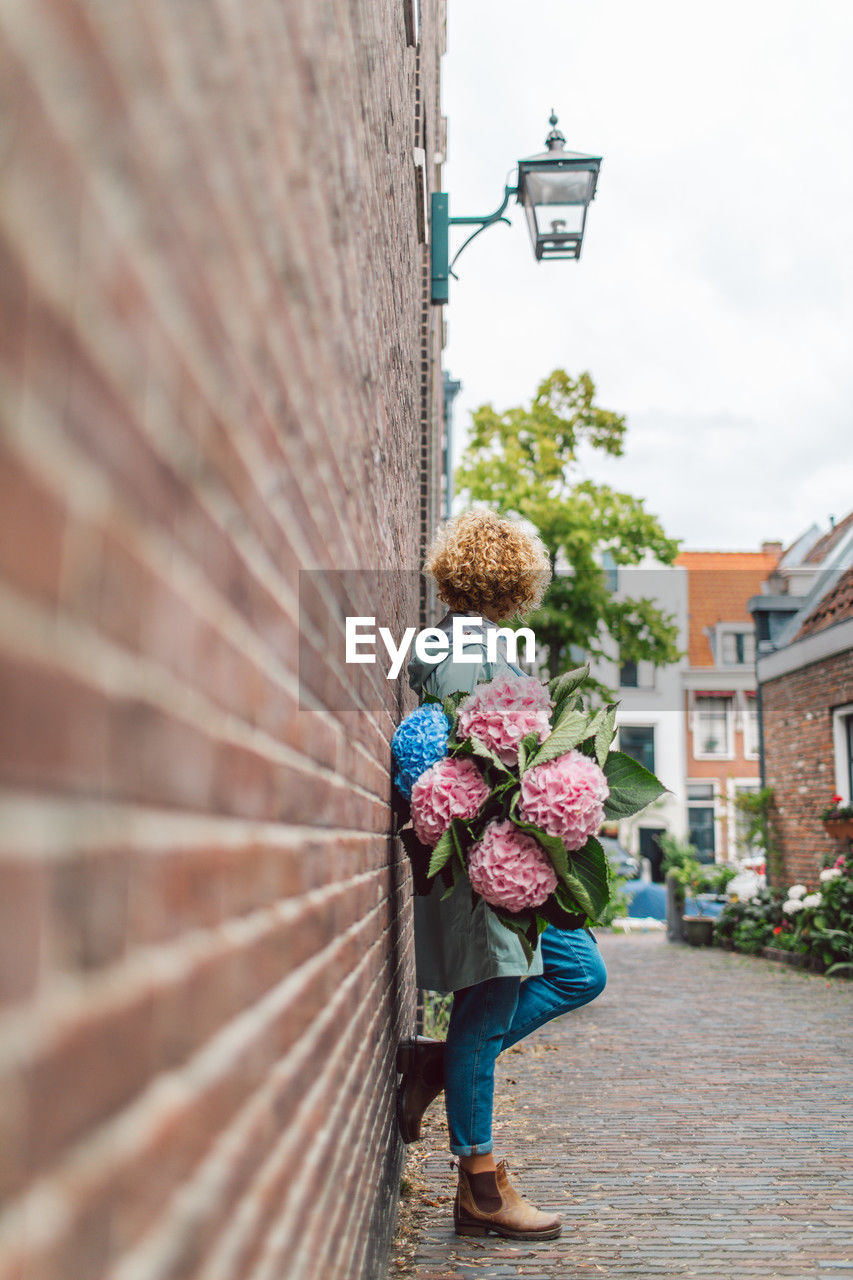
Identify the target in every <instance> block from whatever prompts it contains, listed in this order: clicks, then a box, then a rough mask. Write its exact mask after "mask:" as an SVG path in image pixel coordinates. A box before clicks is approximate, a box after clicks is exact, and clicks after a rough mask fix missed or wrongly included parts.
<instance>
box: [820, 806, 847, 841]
mask: <svg viewBox="0 0 853 1280" xmlns="http://www.w3.org/2000/svg"><path fill="white" fill-rule="evenodd" d="M820 818H821V822H822V823H823V825H824V826H825V827H826V830H827V833H828V834H829V835H831V836H832V838H833V840H853V804H845V802H844V797H843V796H833V797H832V803H831V804H829V805H827V807H826V808H825V809H824V810H822V812H821V815H820Z"/></svg>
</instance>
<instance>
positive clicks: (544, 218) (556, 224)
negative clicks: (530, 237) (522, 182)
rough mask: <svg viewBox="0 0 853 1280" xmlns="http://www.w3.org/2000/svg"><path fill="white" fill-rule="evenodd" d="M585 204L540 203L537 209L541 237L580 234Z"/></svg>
mask: <svg viewBox="0 0 853 1280" xmlns="http://www.w3.org/2000/svg"><path fill="white" fill-rule="evenodd" d="M583 215H584V206H583V205H576V204H549V205H540V206H539V207H538V208H537V210H536V221H537V222H538V224H539V235H540V237H542V236H545V237H546V238H550V237H551V236H565V235H580V233H581V231H582V230H583Z"/></svg>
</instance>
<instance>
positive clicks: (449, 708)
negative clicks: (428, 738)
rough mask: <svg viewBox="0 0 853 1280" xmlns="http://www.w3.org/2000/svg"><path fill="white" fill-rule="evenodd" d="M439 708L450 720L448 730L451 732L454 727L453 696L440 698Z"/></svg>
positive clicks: (454, 705)
mask: <svg viewBox="0 0 853 1280" xmlns="http://www.w3.org/2000/svg"><path fill="white" fill-rule="evenodd" d="M441 709H442V711H443V712H444V714H445V715H446V716H447V719H448V720H449V721H450V730H451V733H452V732H453V730H454V729H455V728H456V703H455V702H454V701H453V698H452V697H449V698H442V700H441Z"/></svg>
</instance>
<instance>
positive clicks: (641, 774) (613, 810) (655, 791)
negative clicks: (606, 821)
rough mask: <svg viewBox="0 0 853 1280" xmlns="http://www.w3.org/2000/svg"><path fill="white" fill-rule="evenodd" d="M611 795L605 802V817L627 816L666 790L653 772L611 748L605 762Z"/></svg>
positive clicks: (643, 807)
mask: <svg viewBox="0 0 853 1280" xmlns="http://www.w3.org/2000/svg"><path fill="white" fill-rule="evenodd" d="M604 775H605V777H606V778H607V783H608V786H609V787H610V795H609V797H608V799H607V800H606V801H605V804H604V816H605V817H606V818H630V817H631V816H632V814H635V813H639V811H640V810H641V809H645V807H646V805H648V804H651V803H652V801H653V800H657V798H658V796H662V795H663V794H664V792H665V791H666V787H665V786H664V785H663V784H662V783H661V782H659V781H658V779H657V778H656V777H655V775H654V774H653V773H649V771H648V769H647V768H646V767H645V766H644V765H641V764H640V762H639V761H638V760H635V759H634V758H633V756H626V755H625V753H624V752H623V751H611V752H610V754H609V755H608V756H607V758H606V760H605V762H604Z"/></svg>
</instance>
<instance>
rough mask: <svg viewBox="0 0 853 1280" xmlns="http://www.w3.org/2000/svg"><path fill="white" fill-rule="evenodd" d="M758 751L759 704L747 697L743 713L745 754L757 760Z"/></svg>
mask: <svg viewBox="0 0 853 1280" xmlns="http://www.w3.org/2000/svg"><path fill="white" fill-rule="evenodd" d="M758 750H759V744H758V703H757V702H756V701H755V698H750V697H748V696H747V699H746V706H745V707H744V712H743V754H744V755H745V756H750V757H752V758H755V757H757V756H758Z"/></svg>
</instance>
